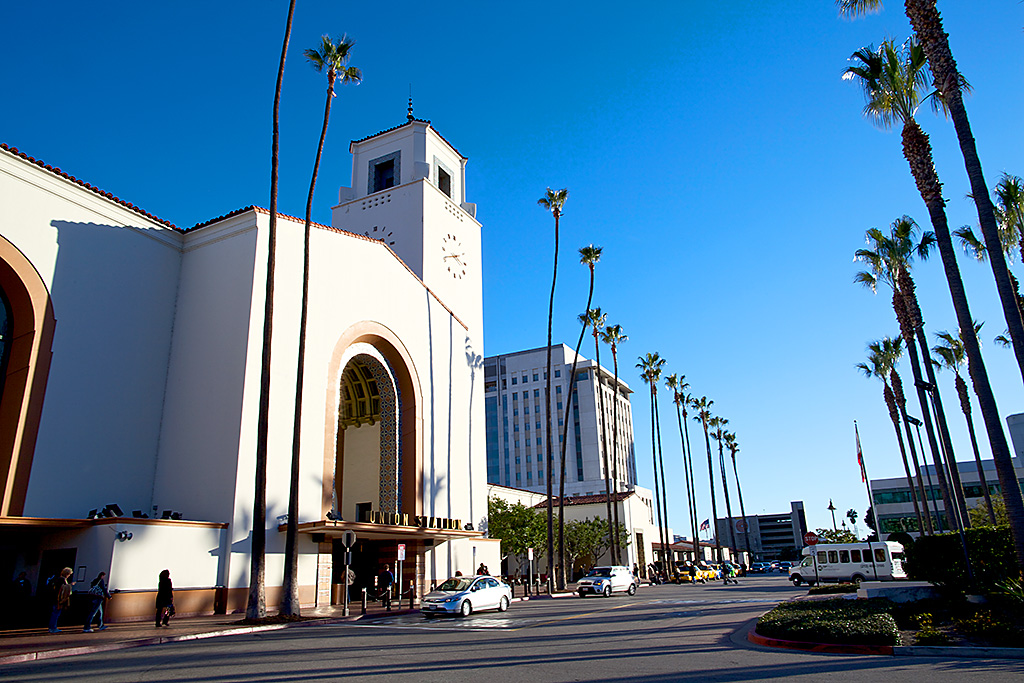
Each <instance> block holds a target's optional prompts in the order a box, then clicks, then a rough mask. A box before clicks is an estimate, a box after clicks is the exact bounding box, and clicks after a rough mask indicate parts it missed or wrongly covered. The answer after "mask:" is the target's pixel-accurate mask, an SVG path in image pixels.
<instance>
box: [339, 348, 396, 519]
mask: <svg viewBox="0 0 1024 683" xmlns="http://www.w3.org/2000/svg"><path fill="white" fill-rule="evenodd" d="M351 351H352V353H353V354H354V355H352V356H351V357H350V358H349V359H348V361H347V362H346V364H345V367H344V369H343V370H342V373H341V382H340V387H339V397H338V436H337V451H336V455H335V465H334V496H333V501H332V502H333V506H332V508H333V511H334V512H336V513H340V516H341V518H342V519H347V520H352V521H355V522H369V521H370V515H371V513H372V512H378V513H384V514H389V515H394V514H397V513H398V512H400V511H401V510H402V489H401V487H400V486H399V482H401V480H402V448H401V446H402V443H401V440H400V439H399V434H400V433H401V431H400V427H399V425H400V420H401V418H400V408H399V406H400V405H401V395H400V393H399V391H398V388H397V386H396V384H395V381H394V375H393V374H392V372H391V370H390V368H389V367H388V365H387V362H386V361H385V360H384V358H383V356H381V355H380V353H379V352H378V351H377V350H376V349H375V348H374V347H373V346H371V345H369V344H354V345H353V346H352V347H351Z"/></svg>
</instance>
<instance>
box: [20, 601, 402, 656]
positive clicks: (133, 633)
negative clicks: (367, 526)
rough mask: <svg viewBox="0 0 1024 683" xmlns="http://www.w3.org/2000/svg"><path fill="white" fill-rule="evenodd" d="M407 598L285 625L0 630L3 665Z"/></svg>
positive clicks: (224, 620)
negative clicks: (48, 630)
mask: <svg viewBox="0 0 1024 683" xmlns="http://www.w3.org/2000/svg"><path fill="white" fill-rule="evenodd" d="M407 605H408V602H406V603H404V606H403V607H398V606H397V604H396V607H395V608H394V609H393V610H392V611H391V612H388V611H386V610H385V609H384V608H382V607H381V606H380V605H379V604H372V605H369V606H368V607H367V610H366V615H365V617H364V615H362V614H361V608H360V605H359V603H356V604H354V605H350V606H349V613H350V616H348V617H343V616H341V612H342V608H341V606H340V605H339V606H330V607H319V608H316V609H304V610H302V616H303V618H304V620H303V621H294V622H288V623H282V624H266V625H262V626H250V625H246V624H243V623H241V622H242V619H243V618H244V616H245V615H243V614H227V615H225V614H210V615H204V616H194V617H174V618H173V619H171V623H170V625H169V626H166V627H164V626H161V627H160V628H157V627H155V626H154V625H153V622H152V621H150V620H148V619H147V620H145V621H131V622H122V623H115V624H108V625H107V628H106V629H105V630H103V631H96V630H94V631H93V632H92V633H84V632H83V631H82V625H81V624H66V625H62V626H61V627H60V629H61V632H60V633H54V634H51V633H48V632H47V630H46V628H45V627H42V628H25V629H11V630H6V631H0V665H4V664H14V663H18V662H26V661H34V660H39V659H53V658H56V657H69V656H73V655H82V654H90V653H93V652H106V651H109V650H121V649H125V648H130V647H141V646H144V645H159V644H161V643H173V642H178V641H182V640H198V639H201V638H213V637H217V636H227V635H237V634H243V633H255V632H258V631H275V630H279V629H283V628H294V627H305V626H322V625H325V624H334V623H338V622H342V621H356V620H357V619H360V618H371V617H379V616H381V615H384V614H392V615H397V614H409V613H411V612H416V611H417V610H410V609H408V607H407Z"/></svg>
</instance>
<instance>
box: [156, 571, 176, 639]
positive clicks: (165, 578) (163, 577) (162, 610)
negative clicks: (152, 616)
mask: <svg viewBox="0 0 1024 683" xmlns="http://www.w3.org/2000/svg"><path fill="white" fill-rule="evenodd" d="M173 614H174V587H173V586H172V585H171V572H170V570H169V569H165V570H163V571H162V572H160V582H159V583H158V584H157V587H156V625H157V626H161V625H163V626H167V622H168V621H170V619H171V616H172V615H173Z"/></svg>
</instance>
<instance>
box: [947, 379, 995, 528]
mask: <svg viewBox="0 0 1024 683" xmlns="http://www.w3.org/2000/svg"><path fill="white" fill-rule="evenodd" d="M955 382H956V393H957V396H959V397H960V409H961V410H963V411H964V418H965V419H966V420H967V431H968V433H969V434H970V435H971V448H973V449H974V462H975V464H976V465H977V466H978V482H979V483H980V484H981V492H982V493H983V494H984V496H985V508H986V509H987V510H988V518H989V521H991V522H992V524H993V525H995V523H996V512H995V509H994V508H993V507H992V495H991V494H990V493H989V491H988V480H987V479H986V478H985V468H984V467H982V465H981V453H980V452H979V451H978V437H977V435H976V434H975V433H974V417H973V416H972V415H971V397H970V395H969V394H968V393H967V382H965V381H964V378H963V377H961V376H960V373H959V372H958V373H957V374H956V380H955Z"/></svg>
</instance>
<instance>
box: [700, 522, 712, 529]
mask: <svg viewBox="0 0 1024 683" xmlns="http://www.w3.org/2000/svg"><path fill="white" fill-rule="evenodd" d="M710 528H711V519H705V520H704V521H703V522H701V523H700V530H701V531H707V530H708V529H710Z"/></svg>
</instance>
